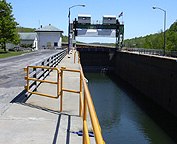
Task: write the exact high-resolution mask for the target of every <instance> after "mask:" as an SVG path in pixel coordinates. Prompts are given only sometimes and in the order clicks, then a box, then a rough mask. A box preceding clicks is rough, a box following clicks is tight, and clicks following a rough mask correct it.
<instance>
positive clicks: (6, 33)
mask: <svg viewBox="0 0 177 144" xmlns="http://www.w3.org/2000/svg"><path fill="white" fill-rule="evenodd" d="M17 25H18V23H17V22H16V21H15V18H14V17H13V14H12V6H11V3H7V2H6V0H1V1H0V46H1V48H3V49H4V51H6V43H8V42H9V43H13V44H18V43H19V42H20V38H19V35H18V31H17V29H16V27H17Z"/></svg>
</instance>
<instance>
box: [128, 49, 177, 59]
mask: <svg viewBox="0 0 177 144" xmlns="http://www.w3.org/2000/svg"><path fill="white" fill-rule="evenodd" d="M125 50H126V51H130V52H137V53H139V54H151V55H159V56H163V53H164V51H163V50H160V49H145V48H126V49H125ZM165 56H169V57H177V51H165Z"/></svg>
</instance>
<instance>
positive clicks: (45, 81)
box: [24, 66, 60, 99]
mask: <svg viewBox="0 0 177 144" xmlns="http://www.w3.org/2000/svg"><path fill="white" fill-rule="evenodd" d="M29 68H40V69H51V70H56V71H57V81H56V82H54V81H47V80H41V79H38V78H30V77H29ZM24 71H27V77H25V80H27V86H25V89H27V92H28V93H31V94H37V95H41V96H46V97H51V98H56V99H58V98H59V95H60V92H59V76H60V71H59V69H58V68H55V67H43V66H27V68H24ZM30 80H31V81H38V82H43V83H50V84H56V85H57V96H52V95H48V94H43V93H39V92H34V91H30V88H29V81H30Z"/></svg>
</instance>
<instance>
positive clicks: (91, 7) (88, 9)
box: [6, 0, 177, 43]
mask: <svg viewBox="0 0 177 144" xmlns="http://www.w3.org/2000/svg"><path fill="white" fill-rule="evenodd" d="M6 1H7V2H8V3H9V2H10V3H11V5H12V7H13V14H14V17H15V18H16V21H17V22H18V23H19V26H22V27H29V28H39V27H40V25H43V26H46V25H49V24H51V25H53V26H55V27H57V28H59V29H61V30H63V31H64V33H63V34H64V35H67V33H68V12H69V7H71V6H73V5H82V4H84V5H86V6H85V7H74V8H72V9H71V20H74V19H75V18H77V16H78V14H89V15H91V20H92V22H93V21H96V20H98V21H100V22H102V17H103V15H116V16H117V19H119V21H120V22H122V21H123V22H124V31H125V32H124V39H131V38H135V37H140V36H146V35H149V34H154V33H158V32H160V31H161V30H163V29H164V12H163V11H161V10H159V9H152V7H153V6H156V7H159V8H162V9H164V10H166V12H167V21H166V29H169V28H170V26H171V24H173V23H174V22H175V21H176V20H177V7H176V6H177V0H6ZM121 12H123V16H122V17H120V18H118V15H119V14H120V13H121ZM76 40H78V41H83V42H86V43H89V42H104V43H109V42H115V41H116V39H115V38H95V37H91V38H87V37H86V38H81V37H77V38H76Z"/></svg>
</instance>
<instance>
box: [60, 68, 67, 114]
mask: <svg viewBox="0 0 177 144" xmlns="http://www.w3.org/2000/svg"><path fill="white" fill-rule="evenodd" d="M63 69H66V66H62V67H61V98H60V111H61V112H63Z"/></svg>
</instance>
